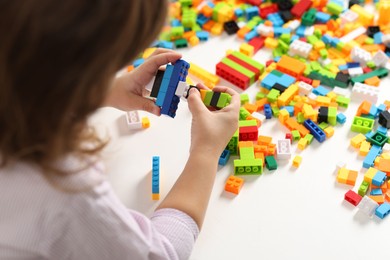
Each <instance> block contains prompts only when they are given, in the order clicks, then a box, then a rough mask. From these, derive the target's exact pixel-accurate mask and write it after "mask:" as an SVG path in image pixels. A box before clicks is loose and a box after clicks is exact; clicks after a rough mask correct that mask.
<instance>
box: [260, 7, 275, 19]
mask: <svg viewBox="0 0 390 260" xmlns="http://www.w3.org/2000/svg"><path fill="white" fill-rule="evenodd" d="M259 11H260V17H261V18H263V19H265V18H267V15H269V14H272V13H276V12H277V11H279V8H278V5H277V4H272V5H269V6H266V7H260V10H259Z"/></svg>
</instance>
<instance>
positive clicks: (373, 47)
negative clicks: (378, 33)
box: [361, 44, 385, 52]
mask: <svg viewBox="0 0 390 260" xmlns="http://www.w3.org/2000/svg"><path fill="white" fill-rule="evenodd" d="M361 48H362V49H363V50H366V51H368V52H377V51H379V50H381V51H384V50H385V46H384V45H379V44H368V45H362V46H361Z"/></svg>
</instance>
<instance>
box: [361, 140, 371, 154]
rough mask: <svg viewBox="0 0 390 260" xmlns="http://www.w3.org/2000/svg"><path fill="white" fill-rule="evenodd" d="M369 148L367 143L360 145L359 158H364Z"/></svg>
mask: <svg viewBox="0 0 390 260" xmlns="http://www.w3.org/2000/svg"><path fill="white" fill-rule="evenodd" d="M370 148H371V144H370V143H369V142H367V141H363V142H362V144H361V145H360V150H359V154H360V155H361V156H366V155H367V154H368V152H369V151H370Z"/></svg>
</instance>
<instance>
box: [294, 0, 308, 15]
mask: <svg viewBox="0 0 390 260" xmlns="http://www.w3.org/2000/svg"><path fill="white" fill-rule="evenodd" d="M311 5H312V2H311V1H310V0H300V1H299V2H298V3H297V4H295V5H294V7H293V8H292V9H291V14H292V15H293V16H296V17H298V18H299V17H301V16H302V15H303V13H304V12H306V11H307V10H309V8H310V7H311Z"/></svg>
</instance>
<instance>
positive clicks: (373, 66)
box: [366, 60, 376, 69]
mask: <svg viewBox="0 0 390 260" xmlns="http://www.w3.org/2000/svg"><path fill="white" fill-rule="evenodd" d="M366 65H367V67H369V68H370V69H375V68H376V65H375V62H373V61H372V60H370V61H369V62H367V63H366Z"/></svg>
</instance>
